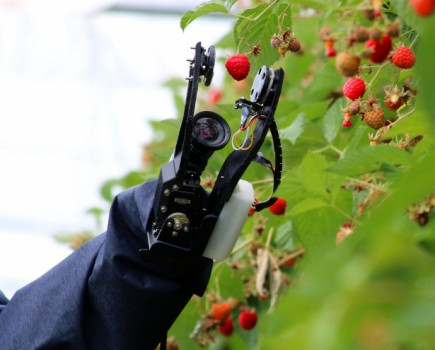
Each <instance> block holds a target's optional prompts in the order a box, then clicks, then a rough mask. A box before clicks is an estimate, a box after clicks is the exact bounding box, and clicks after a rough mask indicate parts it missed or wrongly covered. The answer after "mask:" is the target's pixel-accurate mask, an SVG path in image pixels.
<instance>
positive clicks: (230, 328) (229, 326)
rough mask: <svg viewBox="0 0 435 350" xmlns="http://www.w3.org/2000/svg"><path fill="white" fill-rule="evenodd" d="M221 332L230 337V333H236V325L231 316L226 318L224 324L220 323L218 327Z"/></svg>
mask: <svg viewBox="0 0 435 350" xmlns="http://www.w3.org/2000/svg"><path fill="white" fill-rule="evenodd" d="M218 329H219V332H221V333H222V334H223V335H225V336H227V337H229V336H230V335H232V334H233V333H234V325H233V320H232V318H231V317H228V318H227V319H226V320H225V323H224V324H223V325H220V326H219V327H218Z"/></svg>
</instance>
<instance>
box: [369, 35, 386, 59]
mask: <svg viewBox="0 0 435 350" xmlns="http://www.w3.org/2000/svg"><path fill="white" fill-rule="evenodd" d="M365 46H366V49H367V50H370V51H371V54H370V61H372V62H373V63H382V62H384V61H385V59H386V58H387V57H388V55H389V53H390V51H391V49H392V48H393V42H392V41H391V37H390V36H389V35H388V34H383V35H382V36H381V39H380V40H378V39H371V40H367V41H366V44H365Z"/></svg>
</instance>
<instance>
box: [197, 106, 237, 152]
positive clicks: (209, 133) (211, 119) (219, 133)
mask: <svg viewBox="0 0 435 350" xmlns="http://www.w3.org/2000/svg"><path fill="white" fill-rule="evenodd" d="M230 133H231V131H230V127H229V126H228V123H227V122H226V121H225V119H224V118H222V117H221V116H220V115H219V114H216V113H214V112H210V111H204V112H200V113H198V114H196V115H195V117H194V122H193V132H192V136H193V138H192V144H193V147H194V148H196V149H201V150H204V151H206V150H213V151H216V150H219V149H221V148H223V147H224V146H225V145H226V144H227V143H228V141H229V139H230Z"/></svg>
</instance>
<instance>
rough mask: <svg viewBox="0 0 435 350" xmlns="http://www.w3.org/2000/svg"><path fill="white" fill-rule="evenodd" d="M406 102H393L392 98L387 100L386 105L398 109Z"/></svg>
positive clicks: (394, 109)
mask: <svg viewBox="0 0 435 350" xmlns="http://www.w3.org/2000/svg"><path fill="white" fill-rule="evenodd" d="M404 104H405V102H404V101H403V100H398V101H397V102H393V101H392V100H391V99H388V100H385V105H386V106H387V107H388V108H389V109H391V110H392V111H397V110H398V109H399V108H400V107H402V106H403V105H404Z"/></svg>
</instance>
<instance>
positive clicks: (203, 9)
mask: <svg viewBox="0 0 435 350" xmlns="http://www.w3.org/2000/svg"><path fill="white" fill-rule="evenodd" d="M212 12H220V13H228V9H227V8H226V7H225V5H224V2H223V1H219V0H212V1H208V2H203V3H202V4H200V5H199V6H197V7H195V9H194V10H189V11H186V12H185V13H184V15H183V17H181V20H180V27H181V29H182V30H183V31H184V29H186V27H187V26H188V25H189V24H190V23H192V22H193V21H194V20H195V19H196V18H198V17H201V16H203V15H206V14H208V13H212Z"/></svg>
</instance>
